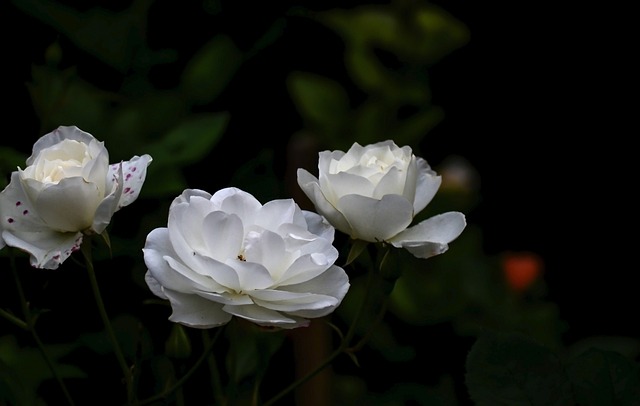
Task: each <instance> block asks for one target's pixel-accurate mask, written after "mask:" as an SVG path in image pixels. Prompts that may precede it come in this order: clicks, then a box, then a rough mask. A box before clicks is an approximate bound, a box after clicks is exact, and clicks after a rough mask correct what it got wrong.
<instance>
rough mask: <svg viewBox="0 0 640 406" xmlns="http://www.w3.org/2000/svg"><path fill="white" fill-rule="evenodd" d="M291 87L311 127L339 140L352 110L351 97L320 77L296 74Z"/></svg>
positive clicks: (331, 81)
mask: <svg viewBox="0 0 640 406" xmlns="http://www.w3.org/2000/svg"><path fill="white" fill-rule="evenodd" d="M287 88H288V89H289V93H290V94H291V97H292V98H293V101H294V103H295V105H296V108H297V109H298V112H299V113H300V115H301V116H302V118H303V119H304V120H305V121H306V122H307V126H308V127H309V128H311V129H313V130H315V131H317V132H318V133H320V134H319V135H321V136H323V137H329V138H332V140H336V141H337V140H338V138H339V135H340V133H341V131H342V129H343V128H344V121H345V120H346V118H347V115H348V113H349V110H350V106H349V98H348V96H347V93H346V92H345V90H344V89H343V88H342V86H341V85H340V84H339V83H338V82H336V81H334V80H332V79H329V78H326V77H323V76H320V75H316V74H312V73H305V72H292V73H291V74H290V75H289V77H288V79H287Z"/></svg>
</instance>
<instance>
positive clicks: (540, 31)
mask: <svg viewBox="0 0 640 406" xmlns="http://www.w3.org/2000/svg"><path fill="white" fill-rule="evenodd" d="M63 3H65V2H63ZM117 3H122V4H125V5H126V4H128V2H124V1H122V2H115V3H113V2H111V3H109V6H107V4H106V2H97V4H100V5H101V6H104V7H109V8H112V9H117V7H118V6H119V5H118V4H117ZM350 3H351V4H358V3H354V2H350ZM373 3H374V2H366V4H373ZM434 3H436V4H439V5H441V6H442V7H443V8H444V9H445V10H447V11H449V12H450V13H451V14H452V15H454V16H455V17H456V18H458V19H459V20H460V21H462V22H463V23H464V24H466V25H467V27H468V28H469V32H470V40H469V42H468V43H467V44H466V45H464V46H463V47H462V48H461V49H458V50H455V51H453V52H452V53H451V54H450V55H447V56H446V57H445V58H443V59H442V60H441V61H440V62H439V63H437V64H436V65H435V66H433V67H432V68H431V70H430V73H429V75H430V84H431V88H432V93H433V103H434V104H436V105H439V106H441V107H442V108H443V110H444V112H445V118H444V120H443V121H442V122H441V123H440V124H439V125H438V126H437V127H436V128H435V129H434V130H432V131H431V132H430V133H429V134H428V135H427V136H426V137H425V140H424V142H423V143H421V146H422V148H421V151H419V152H420V154H421V155H422V156H423V157H425V158H426V159H427V160H428V161H429V162H430V163H431V164H432V166H437V164H439V163H440V162H441V161H442V160H444V159H445V158H446V157H447V156H449V155H460V156H463V157H465V158H466V159H467V160H468V161H469V162H470V163H471V164H472V165H473V166H474V167H475V168H476V170H477V171H478V173H479V174H480V179H481V189H480V194H481V201H480V202H479V203H478V205H477V206H476V207H475V208H474V209H473V210H472V211H471V212H469V213H466V214H467V219H468V221H469V222H470V223H473V224H477V225H479V226H480V227H481V229H482V232H483V236H484V239H483V247H484V250H485V251H486V253H487V255H497V254H499V253H501V252H504V251H532V252H535V253H538V254H540V255H541V256H542V258H543V259H544V261H545V273H544V278H545V281H546V283H547V286H548V290H549V295H550V297H551V299H552V300H553V301H554V302H555V303H556V304H557V305H558V308H559V311H560V315H561V318H562V319H564V320H565V321H566V322H567V325H568V329H567V331H566V333H565V338H566V341H567V342H568V343H571V342H574V341H577V340H578V339H580V338H582V337H586V336H597V335H621V336H635V337H637V320H638V317H637V311H638V308H639V305H640V299H638V294H637V287H636V285H635V284H634V283H633V282H634V281H635V273H636V272H637V271H638V265H637V259H636V255H635V254H636V252H637V250H638V248H637V247H636V241H637V237H636V235H635V232H636V230H637V227H636V223H637V222H636V220H635V215H636V211H637V208H636V204H635V201H636V200H635V199H636V198H635V189H636V187H637V184H638V182H637V177H636V173H637V168H635V166H634V164H635V160H636V158H635V156H634V153H635V150H636V148H635V147H632V145H633V142H632V140H633V138H634V136H635V135H636V132H637V130H635V129H634V130H632V129H631V128H635V127H631V126H630V125H629V123H630V117H631V107H630V106H631V104H630V103H631V102H629V100H633V98H631V99H630V97H632V96H629V95H627V93H628V90H626V89H627V86H628V83H627V80H626V77H627V76H626V75H624V72H623V71H622V68H621V65H622V61H621V60H620V58H619V56H618V55H617V51H616V44H617V41H618V38H619V36H618V35H617V33H616V32H617V28H618V27H616V26H615V24H611V22H610V21H608V19H607V16H608V15H609V12H608V11H607V10H601V9H597V8H595V6H594V7H593V8H592V9H585V8H582V9H579V8H570V7H559V6H549V5H543V4H540V3H517V4H512V3H508V4H503V3H499V4H496V3H494V4H487V3H482V4H480V3H478V2H468V1H447V2H445V1H437V2H434ZM505 3H506V2H505ZM69 4H71V3H69ZM175 4H176V3H175V2H167V1H156V2H154V5H153V7H152V9H151V10H152V14H151V15H150V25H149V26H148V27H147V29H148V35H149V40H150V43H152V44H153V43H154V42H155V43H157V44H162V46H163V47H169V48H172V47H173V48H176V49H180V54H179V58H178V59H177V60H176V62H175V63H174V64H173V65H169V66H166V67H165V68H164V69H166V70H165V71H163V70H158V71H153V72H150V75H151V79H152V81H153V82H154V83H157V84H160V85H161V84H163V80H167V78H171V77H172V75H171V73H172V69H176V70H177V69H179V68H180V67H181V64H183V63H184V62H185V60H186V58H188V57H189V56H190V55H191V54H192V52H194V51H195V50H197V49H198V48H199V47H200V46H201V45H202V43H203V41H204V38H206V37H207V36H209V35H211V34H212V33H216V32H224V33H227V34H229V35H230V36H231V37H232V38H234V40H236V41H238V44H239V46H240V47H241V48H242V47H243V46H248V44H251V43H252V42H253V41H255V39H256V38H257V37H259V36H260V35H261V33H262V32H263V31H264V30H265V29H266V28H267V27H268V25H269V24H271V23H272V21H273V20H275V19H276V18H278V17H280V16H283V15H285V14H286V12H287V11H288V10H290V9H291V7H294V6H299V5H302V6H304V7H306V8H309V9H316V10H322V9H331V8H334V7H346V5H345V4H344V3H343V2H311V1H310V2H276V3H267V2H264V3H263V2H259V3H256V4H253V3H252V4H251V6H248V5H247V4H246V2H235V3H234V2H222V4H223V7H224V13H222V14H221V15H224V18H212V17H211V16H206V15H202V13H199V12H198V10H200V7H201V4H200V2H191V3H181V4H180V10H175V9H174V7H176V6H175ZM363 4H365V3H363ZM87 7H88V6H87ZM583 7H587V6H583ZM2 16H3V19H4V21H5V24H3V34H4V35H3V38H4V41H3V55H4V58H3V59H4V64H3V74H2V76H3V78H4V86H3V90H4V92H3V94H4V104H3V106H4V108H3V111H4V114H3V116H4V117H3V124H4V126H3V127H4V128H3V133H4V134H3V136H2V140H3V141H2V143H3V144H10V145H13V146H18V147H19V148H21V149H23V150H24V151H28V150H29V149H30V146H31V145H32V143H33V141H34V140H35V139H37V137H39V136H41V135H42V134H40V133H39V132H41V129H40V125H39V123H38V118H37V116H36V114H35V112H34V110H33V107H32V104H31V100H30V98H29V94H28V92H27V89H26V86H25V83H26V82H28V81H29V79H30V69H31V65H32V64H34V63H42V61H43V52H44V49H45V48H46V47H47V46H48V45H50V44H51V42H52V41H54V40H55V39H60V40H61V41H62V42H63V43H64V41H65V39H64V38H63V37H62V38H61V37H60V34H58V33H57V32H56V31H55V30H54V29H53V28H52V27H49V26H47V25H45V24H42V23H41V22H39V21H37V20H35V19H34V18H32V17H30V16H28V15H25V13H23V12H21V11H19V10H17V9H16V8H15V7H14V6H12V5H11V4H7V3H4V4H3V5H2ZM160 16H162V18H161V17H160ZM604 22H607V24H606V25H605V24H604ZM70 48H71V47H70ZM327 55H333V57H331V58H328V57H327ZM341 55H342V44H341V42H340V39H339V38H337V37H332V36H331V35H330V34H329V33H327V31H326V30H325V29H324V28H323V27H321V26H319V25H314V24H312V23H309V21H308V20H304V21H303V20H297V19H289V20H287V25H286V28H285V31H284V35H283V36H282V37H281V38H280V39H278V40H277V41H276V42H275V43H274V44H272V45H271V46H270V47H268V48H267V49H266V50H264V51H263V52H262V53H261V54H260V55H258V56H256V57H255V58H254V59H252V60H251V62H250V63H248V64H246V65H245V66H243V67H242V68H241V69H240V70H239V72H238V74H237V75H236V76H235V77H234V79H233V80H232V82H231V83H230V85H229V87H228V88H227V89H226V90H225V91H224V93H223V94H222V96H221V97H220V98H218V99H217V100H216V106H214V107H220V108H221V109H228V110H229V111H231V112H232V113H233V120H232V121H231V123H230V127H229V129H228V132H230V133H234V134H245V135H246V137H250V138H249V139H250V141H248V139H247V138H243V137H225V138H224V139H223V140H222V142H221V143H220V144H219V145H218V146H217V147H216V149H215V151H214V153H213V154H212V156H211V157H210V158H209V159H210V160H218V161H221V162H222V161H223V162H227V163H228V164H227V165H229V168H230V169H229V173H227V174H218V175H217V176H216V178H215V179H211V177H210V176H209V174H204V175H205V176H202V175H203V173H202V172H201V171H199V168H194V170H193V172H192V173H190V174H189V176H190V180H191V181H192V182H193V184H194V185H193V186H194V187H197V186H198V184H202V185H206V186H207V188H212V189H213V188H215V187H224V186H228V182H229V180H230V179H231V175H232V169H231V168H232V167H233V166H234V163H237V164H238V165H240V164H241V163H242V159H243V157H245V156H251V155H253V154H255V153H257V151H260V149H261V148H263V147H265V146H268V147H274V145H279V144H278V143H281V146H282V147H281V148H276V154H278V153H280V154H282V155H283V156H284V146H285V144H286V141H287V139H288V137H289V136H290V135H291V134H293V133H294V132H296V131H297V130H298V129H299V128H300V127H301V126H302V124H301V120H300V117H299V116H298V115H297V114H296V112H295V109H294V107H293V105H292V102H291V100H290V97H289V95H288V94H287V91H286V88H285V86H284V81H285V78H286V75H287V74H288V73H289V72H290V71H291V70H295V69H298V70H303V71H321V72H324V73H327V74H330V75H331V76H332V77H336V78H343V77H346V73H345V72H344V71H343V70H344V68H343V66H342V60H341ZM69 60H70V61H71V62H70V63H74V64H76V65H77V66H78V70H79V73H80V74H81V75H83V76H84V77H86V78H87V79H88V80H90V81H93V82H95V83H101V84H102V85H103V86H104V87H106V88H109V87H112V88H117V87H118V85H119V75H118V73H117V72H113V71H110V70H108V69H106V68H104V67H103V66H101V65H100V64H99V63H98V62H97V61H95V60H93V59H92V57H91V56H89V55H87V54H85V53H83V52H81V51H78V52H77V54H74V55H72V56H70V57H69ZM164 84H165V85H166V86H167V87H171V86H174V85H175V83H171V82H166V83H164ZM633 97H635V96H633ZM150 119H152V118H151V117H150ZM47 131H48V130H47ZM265 132H266V133H269V134H271V136H270V137H261V136H260V134H264V133H265ZM228 151H238V152H239V153H238V154H237V155H236V154H229V152H228ZM229 162H230V163H229ZM225 176H226V177H225Z"/></svg>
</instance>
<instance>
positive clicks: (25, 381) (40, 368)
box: [0, 335, 87, 406]
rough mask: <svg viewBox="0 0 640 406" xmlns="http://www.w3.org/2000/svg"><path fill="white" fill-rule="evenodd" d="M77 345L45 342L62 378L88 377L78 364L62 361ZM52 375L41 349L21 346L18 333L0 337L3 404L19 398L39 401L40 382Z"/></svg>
mask: <svg viewBox="0 0 640 406" xmlns="http://www.w3.org/2000/svg"><path fill="white" fill-rule="evenodd" d="M77 347H78V344H77V343H70V344H50V345H45V351H47V354H48V355H49V357H50V358H51V361H52V362H53V366H54V368H56V370H57V372H58V374H59V375H60V377H61V378H62V379H70V378H76V379H80V378H86V377H87V376H86V374H85V372H84V371H82V370H81V369H80V368H78V367H76V366H75V365H70V364H63V363H61V362H60V360H61V359H62V358H64V357H65V356H67V355H68V354H70V353H71V352H72V351H73V350H75V349H76V348H77ZM50 379H53V374H52V373H51V370H50V369H49V367H48V365H47V363H46V361H45V359H44V358H43V357H42V354H41V353H40V351H38V350H37V349H36V348H31V347H21V346H19V344H18V341H17V339H16V337H14V336H10V335H6V336H2V337H0V404H4V403H2V401H4V400H12V399H15V400H16V401H17V402H18V403H15V404H16V405H29V406H30V405H36V404H38V403H37V396H38V389H39V388H40V385H41V384H42V383H43V382H45V381H47V380H50ZM3 381H4V382H3ZM7 386H8V387H7ZM9 404H13V403H9Z"/></svg>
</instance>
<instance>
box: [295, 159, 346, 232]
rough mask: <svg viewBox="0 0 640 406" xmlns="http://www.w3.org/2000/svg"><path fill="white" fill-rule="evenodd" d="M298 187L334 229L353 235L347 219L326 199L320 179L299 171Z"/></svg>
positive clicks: (302, 170)
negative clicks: (319, 182)
mask: <svg viewBox="0 0 640 406" xmlns="http://www.w3.org/2000/svg"><path fill="white" fill-rule="evenodd" d="M298 185H299V186H300V188H301V189H302V191H303V192H304V194H305V195H306V196H307V197H308V198H309V200H311V202H312V203H313V205H314V206H315V208H316V210H317V211H318V213H319V214H321V215H322V216H324V217H325V218H326V219H327V220H328V221H329V223H331V225H333V227H335V228H337V229H338V230H340V231H342V232H343V233H345V234H348V235H351V233H352V230H351V225H350V224H349V222H348V221H347V219H346V218H345V217H344V216H343V214H342V213H340V212H339V211H338V210H337V209H336V208H335V207H334V206H332V205H331V204H330V203H329V201H328V200H327V199H326V198H325V196H324V194H323V192H322V190H321V189H320V185H319V184H318V179H317V178H316V177H315V176H313V175H311V173H309V172H308V171H306V170H304V169H298Z"/></svg>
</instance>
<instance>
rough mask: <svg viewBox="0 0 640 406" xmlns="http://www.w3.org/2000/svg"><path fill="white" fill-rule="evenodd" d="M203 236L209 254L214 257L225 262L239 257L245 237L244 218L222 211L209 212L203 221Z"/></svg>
mask: <svg viewBox="0 0 640 406" xmlns="http://www.w3.org/2000/svg"><path fill="white" fill-rule="evenodd" d="M192 231H193V230H192ZM202 238H203V239H204V245H205V251H206V253H207V255H208V256H210V257H212V258H213V259H216V260H218V261H221V262H224V261H226V260H227V259H228V258H230V257H231V258H234V257H237V256H238V254H239V253H240V250H241V249H242V241H243V239H244V227H243V224H242V220H241V219H240V218H239V217H238V216H237V215H235V214H227V213H223V212H221V211H215V212H213V213H209V214H208V215H207V216H206V217H205V218H204V221H203V223H202Z"/></svg>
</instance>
